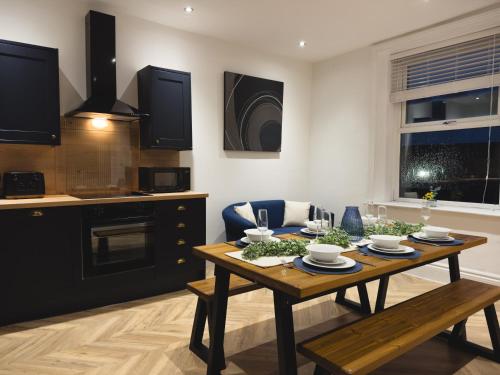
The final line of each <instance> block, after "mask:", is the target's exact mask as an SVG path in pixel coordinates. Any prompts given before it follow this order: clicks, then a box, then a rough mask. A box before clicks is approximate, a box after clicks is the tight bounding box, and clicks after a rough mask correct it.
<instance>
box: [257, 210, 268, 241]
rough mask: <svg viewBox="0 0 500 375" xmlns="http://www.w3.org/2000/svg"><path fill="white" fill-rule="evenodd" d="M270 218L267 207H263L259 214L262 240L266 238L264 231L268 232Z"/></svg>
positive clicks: (258, 224) (258, 225) (258, 221)
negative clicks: (268, 218) (268, 217)
mask: <svg viewBox="0 0 500 375" xmlns="http://www.w3.org/2000/svg"><path fill="white" fill-rule="evenodd" d="M267 228H268V220H267V209H265V208H261V209H259V212H258V214H257V229H258V230H259V231H260V240H261V241H262V240H263V239H264V232H267Z"/></svg>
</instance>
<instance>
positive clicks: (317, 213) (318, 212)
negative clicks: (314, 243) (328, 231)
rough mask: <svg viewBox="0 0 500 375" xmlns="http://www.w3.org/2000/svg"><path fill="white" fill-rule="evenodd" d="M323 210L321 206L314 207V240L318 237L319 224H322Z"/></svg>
mask: <svg viewBox="0 0 500 375" xmlns="http://www.w3.org/2000/svg"><path fill="white" fill-rule="evenodd" d="M323 212H324V210H323V208H322V207H321V206H315V207H314V217H313V219H314V224H315V227H316V239H318V237H319V231H320V229H321V224H322V223H323Z"/></svg>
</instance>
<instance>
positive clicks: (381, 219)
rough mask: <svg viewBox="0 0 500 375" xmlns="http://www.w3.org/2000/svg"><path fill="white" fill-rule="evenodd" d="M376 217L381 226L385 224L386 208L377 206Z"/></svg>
mask: <svg viewBox="0 0 500 375" xmlns="http://www.w3.org/2000/svg"><path fill="white" fill-rule="evenodd" d="M377 215H378V221H379V222H380V223H382V224H385V223H386V221H387V207H386V206H378V208H377Z"/></svg>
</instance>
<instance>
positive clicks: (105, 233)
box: [92, 223, 154, 238]
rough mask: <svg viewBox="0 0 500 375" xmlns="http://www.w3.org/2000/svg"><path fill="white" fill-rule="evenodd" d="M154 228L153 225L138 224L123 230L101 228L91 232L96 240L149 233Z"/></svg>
mask: <svg viewBox="0 0 500 375" xmlns="http://www.w3.org/2000/svg"><path fill="white" fill-rule="evenodd" d="M153 228H154V223H140V224H138V225H134V226H132V225H130V226H128V227H125V228H119V227H118V228H112V227H109V228H103V229H97V230H93V231H92V234H93V235H94V236H96V237H98V238H102V237H113V236H123V235H127V234H136V233H151V232H152V231H153Z"/></svg>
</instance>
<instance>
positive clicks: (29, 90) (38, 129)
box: [0, 40, 61, 145]
mask: <svg viewBox="0 0 500 375" xmlns="http://www.w3.org/2000/svg"><path fill="white" fill-rule="evenodd" d="M0 113H1V114H2V115H1V116H2V124H1V126H0V128H1V129H0V143H25V144H40V145H59V144H61V138H60V117H59V116H60V112H59V63H58V50H57V49H54V48H47V47H40V46H35V45H30V44H23V43H17V42H11V41H5V40H0Z"/></svg>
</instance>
